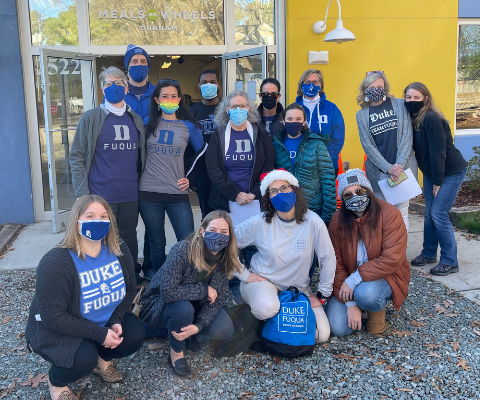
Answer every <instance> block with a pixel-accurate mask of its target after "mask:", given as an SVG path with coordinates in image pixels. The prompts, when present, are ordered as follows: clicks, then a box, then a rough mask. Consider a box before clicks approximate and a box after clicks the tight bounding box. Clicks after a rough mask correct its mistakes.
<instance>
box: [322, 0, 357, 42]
mask: <svg viewBox="0 0 480 400" xmlns="http://www.w3.org/2000/svg"><path fill="white" fill-rule="evenodd" d="M331 2H332V0H330V1H329V2H328V5H327V12H326V13H325V21H318V22H315V23H314V24H313V31H314V32H315V33H316V34H321V33H323V32H325V31H326V30H327V16H328V8H329V7H330V3H331ZM337 3H338V20H337V26H336V28H335V29H334V30H333V31H331V32H328V33H327V34H326V35H325V39H323V41H324V42H337V43H338V44H340V43H343V42H351V41H352V40H355V35H354V34H353V33H352V32H350V31H349V30H347V29H345V28H344V27H343V21H342V6H341V5H340V1H339V0H337Z"/></svg>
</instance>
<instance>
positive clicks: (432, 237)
mask: <svg viewBox="0 0 480 400" xmlns="http://www.w3.org/2000/svg"><path fill="white" fill-rule="evenodd" d="M466 172H467V171H466V170H464V171H463V172H460V173H459V174H456V175H451V176H446V177H445V178H444V180H443V183H442V185H441V186H440V190H439V191H438V193H437V197H433V181H432V180H431V179H430V178H429V177H428V176H426V175H424V176H423V193H424V196H425V220H424V222H423V250H422V255H424V256H425V257H436V256H437V249H438V245H439V244H440V262H442V263H445V264H448V265H452V266H454V267H458V260H457V243H456V242H455V235H454V233H453V227H452V223H451V222H450V219H449V217H448V212H449V211H450V209H451V208H452V206H453V203H454V201H455V198H456V197H457V193H458V190H459V189H460V186H461V184H462V182H463V180H464V179H465V174H466Z"/></svg>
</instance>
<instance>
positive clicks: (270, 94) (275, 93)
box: [260, 92, 280, 99]
mask: <svg viewBox="0 0 480 400" xmlns="http://www.w3.org/2000/svg"><path fill="white" fill-rule="evenodd" d="M260 96H262V97H268V96H272V97H273V98H274V99H276V98H277V97H278V96H280V92H262V93H260Z"/></svg>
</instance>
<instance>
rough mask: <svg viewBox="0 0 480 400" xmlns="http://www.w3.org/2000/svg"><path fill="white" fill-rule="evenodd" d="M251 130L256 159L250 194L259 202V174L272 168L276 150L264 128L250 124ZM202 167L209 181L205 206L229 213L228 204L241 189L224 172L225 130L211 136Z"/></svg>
mask: <svg viewBox="0 0 480 400" xmlns="http://www.w3.org/2000/svg"><path fill="white" fill-rule="evenodd" d="M252 127H253V143H254V149H255V156H254V157H255V160H254V163H253V170H252V175H251V178H250V190H249V193H253V194H254V195H255V198H256V199H257V200H260V198H261V195H260V175H261V174H263V173H265V172H270V171H272V170H273V169H274V165H275V149H274V147H273V144H272V140H271V139H270V136H269V135H268V132H267V131H266V130H265V129H264V128H262V127H259V126H258V125H257V124H252ZM205 164H206V166H207V172H208V176H209V177H210V180H211V181H212V187H211V189H210V198H209V199H208V205H209V206H210V207H212V208H213V209H214V210H223V211H227V212H230V208H229V206H228V201H235V199H236V198H237V195H238V194H239V193H240V192H241V191H242V190H241V189H240V186H238V185H237V184H236V183H235V182H234V181H232V180H231V179H230V178H229V176H228V175H227V170H226V169H225V127H220V128H217V129H216V130H215V133H214V134H213V135H212V137H211V139H210V143H209V145H208V149H207V153H206V155H205Z"/></svg>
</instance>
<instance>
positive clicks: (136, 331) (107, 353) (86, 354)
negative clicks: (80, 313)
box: [38, 313, 145, 387]
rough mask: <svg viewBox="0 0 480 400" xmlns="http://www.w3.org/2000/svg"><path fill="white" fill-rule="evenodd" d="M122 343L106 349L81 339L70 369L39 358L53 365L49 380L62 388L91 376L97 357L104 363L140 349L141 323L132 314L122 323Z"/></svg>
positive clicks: (142, 340) (142, 339) (141, 342)
mask: <svg viewBox="0 0 480 400" xmlns="http://www.w3.org/2000/svg"><path fill="white" fill-rule="evenodd" d="M122 331H123V332H122V337H123V341H122V343H120V344H119V345H118V346H117V347H115V348H114V349H107V348H105V347H103V346H102V345H101V344H100V343H97V342H93V341H91V340H89V339H83V340H82V342H81V343H80V346H79V347H78V349H77V352H76V353H75V358H74V360H73V366H72V367H71V368H65V367H58V366H56V365H55V364H53V362H52V361H51V360H50V359H49V358H48V357H47V356H46V355H44V354H42V353H38V355H39V356H40V357H42V358H43V359H45V360H46V361H48V362H51V363H52V364H53V365H52V367H51V368H50V371H49V374H48V375H49V379H50V382H51V383H52V385H53V386H57V387H64V386H67V385H68V384H70V383H73V382H76V381H78V380H79V379H82V378H83V377H85V376H88V375H90V374H91V372H92V371H93V369H94V368H95V367H96V366H97V364H98V357H100V358H101V359H102V360H105V361H111V360H112V359H114V358H123V357H127V356H129V355H130V354H133V353H135V352H136V351H137V350H138V349H139V348H140V347H142V345H143V342H144V341H145V330H144V329H143V325H142V322H141V321H140V320H139V319H138V318H137V317H136V316H135V315H133V314H131V313H126V314H125V317H124V320H123V323H122Z"/></svg>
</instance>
